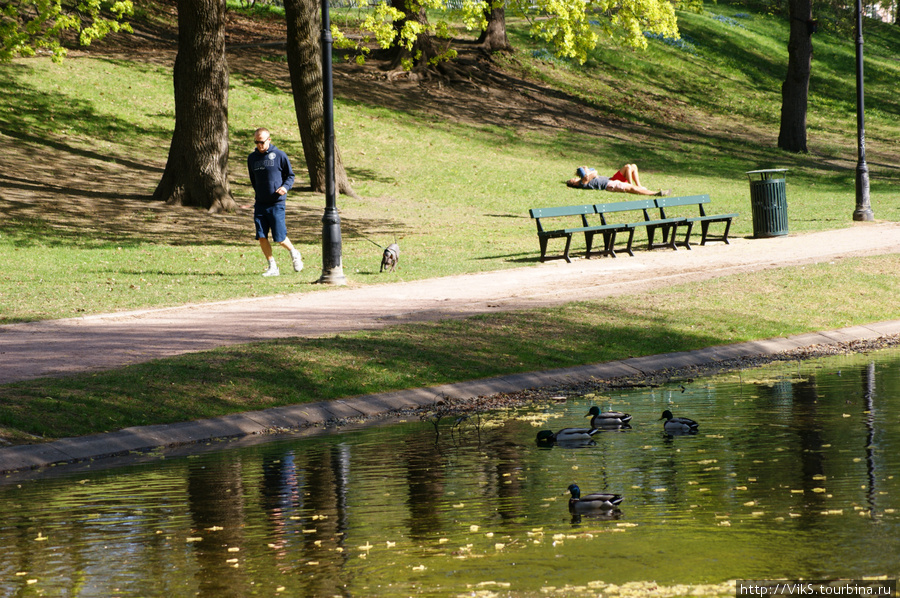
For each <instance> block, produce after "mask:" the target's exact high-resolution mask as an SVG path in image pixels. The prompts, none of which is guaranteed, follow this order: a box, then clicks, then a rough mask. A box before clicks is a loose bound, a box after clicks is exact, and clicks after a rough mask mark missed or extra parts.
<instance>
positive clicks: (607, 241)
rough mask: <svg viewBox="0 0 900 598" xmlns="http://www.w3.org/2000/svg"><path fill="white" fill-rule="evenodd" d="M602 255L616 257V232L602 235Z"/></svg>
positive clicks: (612, 231)
mask: <svg viewBox="0 0 900 598" xmlns="http://www.w3.org/2000/svg"><path fill="white" fill-rule="evenodd" d="M603 253H605V254H606V255H608V256H609V257H616V231H614V230H611V231H608V232H605V233H603Z"/></svg>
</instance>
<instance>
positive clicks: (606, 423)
mask: <svg viewBox="0 0 900 598" xmlns="http://www.w3.org/2000/svg"><path fill="white" fill-rule="evenodd" d="M585 417H590V418H591V427H592V428H620V427H622V426H625V425H627V424H628V422H630V421H631V414H630V413H625V412H623V411H603V412H601V411H600V408H599V407H597V406H596V405H594V406H593V407H591V408H590V410H589V411H588V412H587V415H585Z"/></svg>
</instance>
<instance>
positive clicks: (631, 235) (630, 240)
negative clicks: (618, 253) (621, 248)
mask: <svg viewBox="0 0 900 598" xmlns="http://www.w3.org/2000/svg"><path fill="white" fill-rule="evenodd" d="M633 242H634V229H633V228H629V229H628V246H627V247H626V248H625V251H627V252H628V255H630V256H631V257H634V250H633V249H632V248H631V244H632V243H633Z"/></svg>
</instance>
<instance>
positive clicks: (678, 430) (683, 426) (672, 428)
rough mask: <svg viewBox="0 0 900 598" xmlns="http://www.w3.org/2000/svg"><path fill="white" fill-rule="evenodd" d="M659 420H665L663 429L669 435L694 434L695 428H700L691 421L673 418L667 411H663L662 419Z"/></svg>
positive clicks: (684, 418)
mask: <svg viewBox="0 0 900 598" xmlns="http://www.w3.org/2000/svg"><path fill="white" fill-rule="evenodd" d="M659 419H664V420H666V423H664V424H663V429H664V430H665V431H666V432H668V433H670V434H672V433H675V434H696V433H697V428H698V427H699V426H700V424H698V423H697V422H695V421H694V420H692V419H688V418H686V417H674V416H673V415H672V412H671V411H669V410H668V409H666V410H665V411H663V414H662V417H661V418H659Z"/></svg>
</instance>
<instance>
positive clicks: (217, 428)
mask: <svg viewBox="0 0 900 598" xmlns="http://www.w3.org/2000/svg"><path fill="white" fill-rule="evenodd" d="M888 253H893V254H897V253H900V224H898V223H857V224H855V225H854V226H852V227H850V228H847V229H841V230H838V231H828V232H822V233H812V234H807V235H788V236H784V237H776V238H771V239H746V238H738V239H734V240H733V242H732V244H731V245H725V244H722V243H717V244H711V245H708V246H705V247H699V246H698V247H695V249H694V250H693V251H686V250H683V249H682V250H679V251H675V252H672V251H665V250H657V251H653V252H639V253H637V254H636V255H635V257H629V256H627V255H624V256H621V257H619V258H616V259H611V258H598V259H592V260H577V261H575V262H574V263H572V264H567V263H565V262H563V261H556V262H548V263H546V264H541V265H540V266H537V267H527V268H517V269H512V270H505V271H501V272H491V273H484V274H473V275H461V276H451V277H446V278H440V279H430V280H422V281H416V282H406V283H394V284H382V285H371V286H365V287H356V288H354V287H352V286H351V287H346V288H337V289H325V290H322V291H320V292H314V293H305V294H294V295H284V296H279V297H275V298H273V297H265V298H259V299H246V300H238V301H228V302H221V303H215V304H203V305H189V306H184V307H178V308H172V309H159V310H148V311H140V312H128V313H117V314H108V315H98V316H88V317H83V318H71V319H66V320H55V321H48V322H37V323H32V324H16V325H10V326H0V383H9V382H13V381H16V380H27V379H33V378H39V377H45V376H65V375H69V374H74V373H77V372H84V371H100V370H106V369H112V368H116V367H121V366H124V365H128V364H133V363H140V362H144V361H149V360H151V359H156V358H159V357H164V356H170V355H177V354H181V353H188V352H193V351H202V350H207V349H211V348H214V347H219V346H225V345H229V344H239V343H246V342H251V341H256V340H262V339H272V338H284V337H291V336H323V335H329V334H335V333H339V332H342V331H348V330H361V329H374V328H380V327H384V326H389V325H392V324H396V323H399V322H416V321H429V320H437V319H445V318H454V317H465V316H469V315H473V314H477V313H487V312H494V311H510V310H517V309H526V308H531V307H538V306H550V305H559V304H562V303H565V302H569V301H576V300H584V299H593V298H597V297H601V296H610V295H616V294H624V293H630V292H636V291H639V290H645V289H650V288H654V287H659V286H663V285H671V284H674V283H680V282H689V281H696V280H704V279H709V278H713V277H717V276H724V275H727V274H733V273H738V272H750V271H756V270H764V269H771V268H777V267H782V266H787V265H798V264H808V263H816V262H822V261H832V260H836V259H841V258H844V257H849V256H861V255H880V254H888ZM303 274H306V273H305V272H304V273H303ZM317 274H318V273H316V272H313V273H310V275H309V276H308V277H309V279H313V278H315V277H316V276H317ZM259 313H265V314H266V317H265V318H264V319H262V318H259V317H257V314H259ZM248 322H253V326H248V324H247V323H248ZM891 334H900V321H893V322H883V323H878V324H872V325H869V326H861V327H853V328H849V329H844V330H837V331H831V332H823V333H819V334H809V335H801V336H799V337H792V338H787V339H772V340H768V341H762V342H755V343H743V344H739V345H729V346H725V347H713V348H710V349H705V350H702V351H692V352H687V353H678V354H671V355H662V356H653V357H644V358H638V359H629V360H625V361H619V362H612V363H608V364H598V365H591V366H584V367H581V368H571V369H567V370H557V371H550V372H540V373H534V374H524V375H516V376H504V377H500V378H495V379H490V380H481V381H474V382H466V383H461V384H454V385H447V386H442V387H436V388H428V389H417V390H411V391H405V392H397V393H387V394H382V395H368V396H364V397H357V398H353V399H348V400H343V401H331V402H327V403H320V404H313V405H300V406H293V407H285V408H278V409H268V410H265V411H258V412H253V413H244V414H239V415H234V416H228V417H223V418H218V419H215V420H205V421H198V422H186V423H183V424H177V425H169V426H147V427H142V428H131V429H126V430H121V431H119V432H114V433H109V434H101V435H96V436H90V437H81V438H73V439H63V440H59V441H56V442H52V443H47V444H40V445H28V446H16V447H7V448H3V449H0V472H6V471H12V470H19V469H25V468H32V467H40V466H43V465H48V464H53V463H66V462H73V461H78V460H84V459H90V458H96V457H99V456H107V455H115V454H123V453H126V452H128V451H136V450H147V449H151V448H156V447H161V446H171V445H177V444H184V443H189V442H199V441H203V440H209V439H213V438H225V437H234V436H242V435H247V434H258V433H261V432H264V431H266V430H271V429H278V428H297V427H304V426H311V425H319V424H323V423H325V422H327V421H329V420H333V419H338V418H345V417H359V416H363V415H365V416H372V415H378V414H383V413H385V412H388V411H392V410H396V409H400V408H409V407H416V406H421V405H427V404H430V403H432V402H434V399H435V397H441V396H444V395H447V396H454V397H460V398H464V397H473V396H483V395H490V394H495V393H498V392H512V391H516V390H521V389H525V388H534V387H540V386H549V385H554V384H558V383H563V382H572V383H574V382H577V381H578V380H582V379H587V378H591V377H604V378H607V377H616V376H622V375H638V374H649V373H652V372H654V371H657V370H659V369H671V368H675V367H685V366H688V365H701V364H708V363H710V362H715V361H720V360H722V359H731V358H735V357H754V356H764V355H770V354H773V353H779V352H781V351H784V350H786V349H793V348H798V347H802V346H809V345H816V344H824V345H827V344H833V343H837V342H845V341H852V340H860V339H872V338H877V337H880V336H885V335H891Z"/></svg>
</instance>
